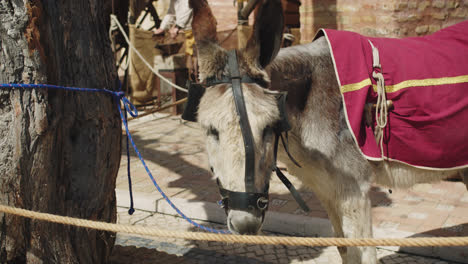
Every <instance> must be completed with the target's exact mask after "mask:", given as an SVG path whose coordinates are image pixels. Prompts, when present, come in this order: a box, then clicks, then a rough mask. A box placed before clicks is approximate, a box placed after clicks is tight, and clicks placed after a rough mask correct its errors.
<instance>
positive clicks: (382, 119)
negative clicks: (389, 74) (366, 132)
mask: <svg viewBox="0 0 468 264" xmlns="http://www.w3.org/2000/svg"><path fill="white" fill-rule="evenodd" d="M369 43H370V45H371V46H372V57H373V65H372V67H373V68H374V70H373V71H372V77H373V78H374V79H375V81H376V82H377V103H376V107H375V120H376V123H377V124H376V126H375V140H376V141H377V144H379V146H380V153H381V155H382V157H384V149H383V134H384V129H385V127H386V126H387V121H388V108H387V96H386V94H385V79H384V76H383V74H382V66H381V65H380V57H379V50H378V49H377V48H376V47H375V46H374V44H372V42H371V41H370V40H369Z"/></svg>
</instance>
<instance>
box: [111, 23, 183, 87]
mask: <svg viewBox="0 0 468 264" xmlns="http://www.w3.org/2000/svg"><path fill="white" fill-rule="evenodd" d="M111 20H113V21H114V22H115V23H114V22H112V23H111V25H113V26H115V25H117V27H118V28H119V29H120V32H121V33H122V36H123V37H124V38H125V41H127V44H128V46H129V47H130V48H131V49H132V50H133V51H134V52H135V53H136V54H137V55H138V57H140V59H141V60H142V61H143V63H144V64H145V65H146V66H147V67H148V68H149V69H150V70H151V71H152V72H153V73H154V74H156V75H157V76H158V77H159V78H160V79H161V80H163V81H165V82H166V83H168V84H169V85H171V86H172V87H174V88H176V89H177V90H179V91H182V92H185V93H188V90H187V89H185V88H182V87H180V86H179V85H177V84H174V83H173V82H171V81H170V80H168V79H167V78H165V77H164V76H162V75H161V74H160V73H159V72H157V71H156V70H154V69H153V67H152V66H151V65H150V64H149V63H148V62H147V61H146V60H145V58H144V57H143V56H142V55H141V53H140V52H139V51H138V50H137V49H136V48H135V47H134V46H133V45H132V43H130V40H129V39H128V36H127V34H126V33H125V30H124V29H123V27H122V25H121V24H120V22H119V20H118V19H117V17H116V16H115V15H113V14H111ZM114 24H115V25H114Z"/></svg>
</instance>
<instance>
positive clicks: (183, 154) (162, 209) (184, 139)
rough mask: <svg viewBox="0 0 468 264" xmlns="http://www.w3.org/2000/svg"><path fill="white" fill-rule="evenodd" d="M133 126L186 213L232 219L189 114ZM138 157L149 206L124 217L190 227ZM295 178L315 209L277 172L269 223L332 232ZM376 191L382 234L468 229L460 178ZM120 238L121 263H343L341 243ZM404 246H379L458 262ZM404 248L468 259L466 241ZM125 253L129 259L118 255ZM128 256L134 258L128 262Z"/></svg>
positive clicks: (285, 229) (270, 227) (467, 201)
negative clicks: (220, 203)
mask: <svg viewBox="0 0 468 264" xmlns="http://www.w3.org/2000/svg"><path fill="white" fill-rule="evenodd" d="M130 131H131V133H132V136H133V137H134V139H135V141H136V144H137V146H138V148H139V150H140V152H141V153H142V155H143V157H144V158H145V160H146V162H147V164H148V167H149V168H150V170H151V172H152V173H153V175H154V177H155V178H156V181H157V182H158V184H159V185H160V186H161V188H162V189H163V190H164V191H165V192H166V194H167V195H168V196H169V197H171V199H172V200H173V201H174V203H175V204H176V205H177V206H178V207H179V208H180V209H181V210H182V211H183V212H184V213H186V214H187V215H189V216H190V217H193V218H196V219H200V220H209V221H211V222H218V223H223V222H224V212H223V211H222V210H221V209H220V208H218V207H217V206H216V201H217V200H218V199H219V195H218V190H217V187H216V184H215V182H214V181H213V179H212V177H211V176H210V173H209V170H208V169H207V158H206V154H205V152H204V143H203V134H202V132H201V131H200V130H199V129H198V128H197V126H196V125H195V124H191V123H185V122H181V121H180V118H179V117H162V116H161V115H157V116H147V117H144V118H142V119H139V120H134V121H131V122H130ZM130 162H131V168H132V169H131V173H132V180H133V190H134V192H135V193H134V196H135V207H136V208H139V209H142V210H144V211H140V210H137V213H136V214H134V215H133V216H128V215H125V214H126V213H125V211H126V209H125V208H121V209H120V210H121V211H120V212H119V222H121V223H130V222H131V223H132V224H134V223H136V224H147V225H151V226H156V227H159V226H160V227H161V228H165V229H166V228H174V229H182V228H183V229H186V230H190V229H191V227H189V226H186V225H187V224H186V223H184V222H182V221H181V220H180V219H178V218H175V217H173V216H170V215H168V214H175V212H174V211H173V209H172V208H170V207H169V206H168V205H167V203H166V202H165V201H164V200H162V198H161V195H160V194H159V193H158V192H157V191H156V189H155V187H154V186H153V183H152V182H151V180H149V178H148V176H147V174H146V171H145V169H144V168H143V166H142V165H141V163H140V161H139V160H138V158H137V157H136V156H135V154H134V152H132V154H131V161H130ZM126 166H127V161H126V156H125V155H123V156H122V162H121V170H120V172H119V177H118V179H117V189H116V193H117V203H118V205H119V206H121V207H125V206H128V204H129V203H128V183H127V174H126ZM293 182H294V184H295V186H296V188H297V189H299V190H300V192H301V194H302V195H303V197H304V198H305V200H306V201H307V204H308V205H309V207H310V208H311V210H312V211H311V212H309V213H304V212H303V211H302V210H300V209H299V208H298V206H297V204H296V203H295V202H294V201H293V199H292V197H291V196H290V195H289V194H288V192H287V190H286V188H285V187H284V186H282V185H281V184H280V182H279V180H276V179H275V180H273V182H272V184H271V188H270V189H271V190H270V195H271V197H272V202H271V207H270V210H269V213H268V214H267V218H266V222H265V228H264V229H265V230H267V231H270V232H274V233H277V232H281V233H283V234H287V235H305V236H317V235H320V236H330V235H331V229H330V224H329V222H328V219H327V214H326V212H325V211H324V210H323V208H322V207H321V206H320V204H319V202H318V201H317V199H316V198H315V197H314V195H313V193H312V192H310V191H308V190H307V189H305V188H304V187H303V186H301V184H300V182H298V181H297V180H293ZM371 197H372V205H373V209H372V213H373V228H374V233H375V236H376V237H411V236H468V193H467V192H466V188H465V186H464V185H463V184H462V183H460V182H449V181H444V182H441V183H437V184H420V185H416V186H415V187H413V188H412V189H409V190H392V191H389V190H388V189H384V188H381V187H379V186H374V187H373V190H372V193H371ZM202 222H203V221H202ZM223 228H225V227H223ZM117 244H118V245H121V246H117V247H116V251H115V255H114V258H113V259H114V260H113V263H146V262H144V261H146V260H143V259H141V261H136V259H137V258H138V257H139V256H140V255H144V256H147V258H148V259H151V258H153V259H154V261H157V263H238V262H245V263H250V262H251V263H340V262H339V256H338V253H337V251H336V248H334V247H330V248H306V247H295V248H286V247H282V246H243V245H227V244H222V243H221V244H220V243H212V242H210V243H201V242H193V241H192V242H191V241H177V240H174V241H168V240H158V239H156V240H154V239H148V238H136V237H132V236H127V235H121V234H119V235H118V241H117ZM396 250H398V248H393V247H392V248H385V249H379V257H380V259H381V262H383V263H455V262H438V261H439V260H437V259H430V258H421V257H416V256H414V255H403V254H399V253H395V251H396ZM400 250H403V251H405V252H411V253H412V254H420V255H424V256H431V257H436V258H439V259H440V258H442V259H445V260H451V261H459V262H465V263H468V250H467V249H466V248H453V247H452V248H450V247H444V248H402V249H400ZM165 252H166V253H165ZM117 256H118V257H121V259H123V260H122V261H124V262H121V261H120V260H117V258H116V257H117ZM125 258H126V259H128V261H130V262H125V260H124V259H125ZM147 258H146V257H145V259H147ZM162 260H164V261H162ZM119 261H120V262H119ZM154 261H153V262H151V263H154ZM159 261H161V262H159ZM148 263H149V262H148Z"/></svg>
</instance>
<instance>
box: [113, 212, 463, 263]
mask: <svg viewBox="0 0 468 264" xmlns="http://www.w3.org/2000/svg"><path fill="white" fill-rule="evenodd" d="M118 216H119V223H124V224H132V225H143V226H149V227H153V228H161V229H165V230H179V231H180V230H184V231H185V230H186V231H193V230H194V228H193V227H192V226H191V225H190V224H189V223H187V222H186V221H185V220H183V219H181V218H179V217H175V216H172V215H164V214H158V213H151V212H145V211H137V212H136V213H135V214H134V215H133V216H129V215H128V214H127V210H126V208H119V213H118ZM199 222H202V223H203V224H204V225H207V226H209V227H213V228H219V229H221V228H225V227H224V226H223V225H219V224H214V223H209V222H206V221H199ZM265 234H266V235H280V234H275V233H272V232H266V233H265ZM116 244H117V246H116V249H115V250H114V254H113V256H112V260H111V264H127V263H142V264H144V263H164V264H171V263H206V264H211V263H226V264H231V263H232V264H237V263H285V264H286V263H307V264H322V263H323V264H325V263H327V264H328V263H341V259H340V256H339V254H338V251H337V250H336V248H335V247H326V248H323V247H304V246H300V247H288V246H271V245H242V244H228V243H219V242H205V241H190V240H182V239H160V238H151V237H140V236H132V235H126V234H118V236H117V241H116ZM378 257H379V259H380V261H381V263H382V264H399V263H401V264H403V263H414V264H416V263H424V264H449V263H454V262H448V261H442V260H440V259H436V258H427V257H421V256H415V255H410V254H402V253H395V252H393V251H391V250H385V249H378Z"/></svg>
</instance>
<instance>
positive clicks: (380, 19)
mask: <svg viewBox="0 0 468 264" xmlns="http://www.w3.org/2000/svg"><path fill="white" fill-rule="evenodd" d="M301 4H302V5H301V7H300V15H301V16H300V18H301V36H302V37H301V42H302V43H307V42H310V41H311V40H312V39H313V37H314V36H315V33H316V32H317V30H318V29H319V28H335V29H342V30H350V31H355V32H359V33H361V34H364V35H368V36H386V37H407V36H417V35H424V34H429V33H432V32H435V31H437V30H439V29H441V28H444V27H447V26H449V25H453V24H455V23H458V22H461V21H464V20H466V19H468V0H410V1H403V0H387V1H377V0H301Z"/></svg>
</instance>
